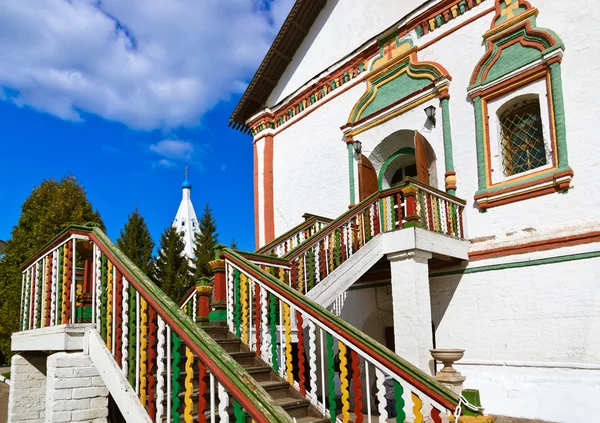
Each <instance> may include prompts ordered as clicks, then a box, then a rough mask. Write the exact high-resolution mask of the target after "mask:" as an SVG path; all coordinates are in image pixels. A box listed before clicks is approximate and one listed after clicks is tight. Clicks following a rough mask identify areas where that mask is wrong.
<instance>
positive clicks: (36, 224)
mask: <svg viewBox="0 0 600 423" xmlns="http://www.w3.org/2000/svg"><path fill="white" fill-rule="evenodd" d="M86 222H96V223H98V224H99V225H100V228H101V229H104V223H103V222H102V219H101V218H100V214H99V213H98V212H97V211H95V210H94V209H93V207H92V205H91V203H90V202H89V201H88V199H87V196H86V193H85V191H84V190H83V187H82V186H81V185H79V183H78V182H77V180H76V179H75V177H73V176H66V177H64V178H62V179H61V180H60V181H57V180H56V179H46V180H44V181H42V182H41V183H40V185H38V186H37V187H35V188H34V189H33V191H32V192H31V194H30V195H29V197H28V198H27V199H26V200H25V202H24V203H23V205H22V206H21V216H20V217H19V222H18V223H17V225H16V226H15V227H14V228H13V230H12V233H11V239H10V240H8V242H7V244H6V249H5V251H4V252H5V254H6V255H5V256H4V258H3V259H2V260H0V350H1V351H2V353H3V354H4V355H5V357H6V358H8V357H9V356H10V355H11V352H10V335H11V332H12V331H14V330H17V329H18V319H19V307H20V305H21V298H20V293H21V271H20V270H19V268H20V266H21V265H22V264H23V263H24V262H25V261H26V260H28V259H29V258H31V257H32V256H33V255H34V254H35V253H36V252H37V251H38V250H39V249H40V248H42V247H43V246H44V245H45V244H46V243H47V242H48V241H50V240H51V239H52V238H54V237H55V236H56V235H57V234H58V233H59V232H60V231H62V230H63V229H64V228H65V227H66V226H68V225H69V224H79V225H82V224H84V223H86ZM0 360H1V358H0Z"/></svg>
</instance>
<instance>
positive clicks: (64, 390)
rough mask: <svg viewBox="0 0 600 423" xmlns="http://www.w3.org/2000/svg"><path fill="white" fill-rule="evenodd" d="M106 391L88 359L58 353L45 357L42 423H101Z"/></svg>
mask: <svg viewBox="0 0 600 423" xmlns="http://www.w3.org/2000/svg"><path fill="white" fill-rule="evenodd" d="M107 416H108V389H107V388H106V386H105V385H104V382H103V381H102V378H101V377H100V375H99V373H98V370H97V369H96V367H95V366H94V365H93V364H92V361H91V359H90V357H89V356H88V355H86V354H83V353H66V352H59V353H56V354H53V355H51V356H50V357H48V372H47V385H46V420H45V421H46V423H60V422H94V423H105V422H106V417H107Z"/></svg>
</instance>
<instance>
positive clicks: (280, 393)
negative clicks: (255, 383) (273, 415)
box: [259, 380, 299, 399]
mask: <svg viewBox="0 0 600 423" xmlns="http://www.w3.org/2000/svg"><path fill="white" fill-rule="evenodd" d="M259 385H260V386H261V387H262V388H263V389H264V390H265V391H267V394H269V396H270V397H271V398H273V399H279V398H285V397H291V396H293V393H294V391H293V390H292V389H291V387H290V385H289V384H288V383H287V382H281V381H278V380H266V381H264V382H259ZM298 395H299V394H298Z"/></svg>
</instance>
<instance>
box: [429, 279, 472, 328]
mask: <svg viewBox="0 0 600 423" xmlns="http://www.w3.org/2000/svg"><path fill="white" fill-rule="evenodd" d="M463 276H464V275H462V274H458V275H454V276H449V277H448V276H447V277H440V278H431V279H429V281H430V282H429V291H430V298H431V320H432V322H433V330H434V339H435V332H436V331H437V329H438V328H439V326H440V323H441V322H442V319H443V318H444V315H445V314H446V311H447V310H448V306H449V305H450V302H451V301H452V298H453V297H454V293H455V292H456V289H457V288H458V285H459V284H460V281H461V280H462V277H463Z"/></svg>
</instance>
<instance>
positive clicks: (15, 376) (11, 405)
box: [8, 352, 47, 423]
mask: <svg viewBox="0 0 600 423" xmlns="http://www.w3.org/2000/svg"><path fill="white" fill-rule="evenodd" d="M46 358H47V355H46V354H42V353H34V352H28V353H22V354H17V355H15V356H13V358H12V361H11V365H10V382H11V387H10V394H9V399H8V421H9V422H11V423H21V422H27V423H34V422H35V423H37V422H40V423H41V422H43V421H44V418H45V417H46V413H45V410H46Z"/></svg>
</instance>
